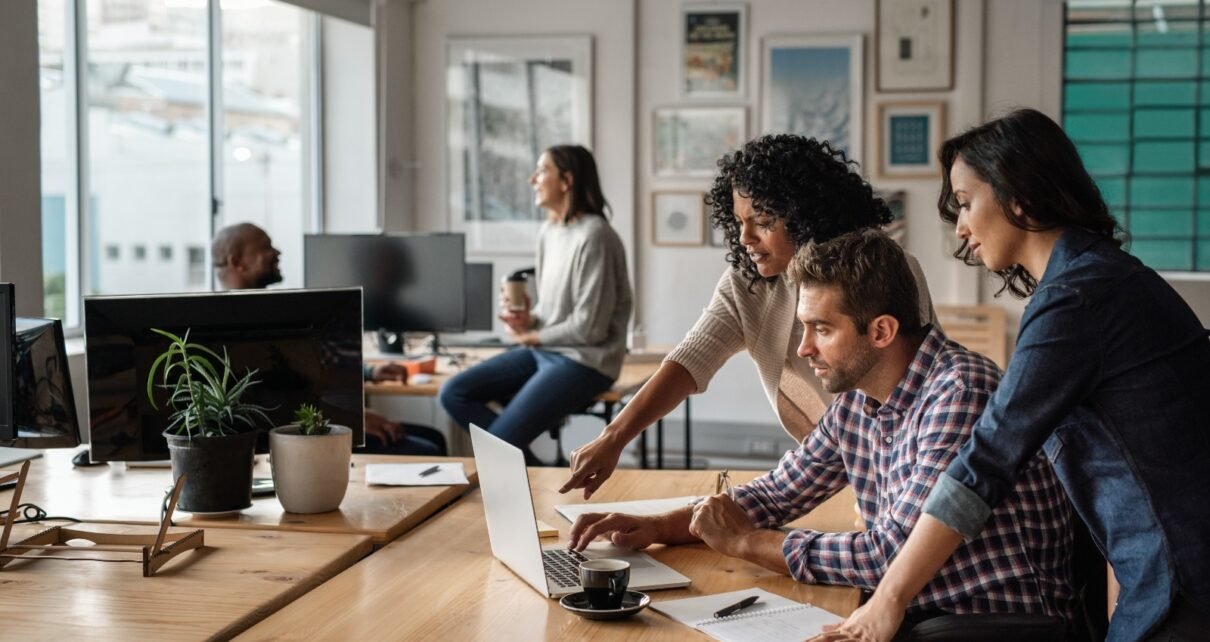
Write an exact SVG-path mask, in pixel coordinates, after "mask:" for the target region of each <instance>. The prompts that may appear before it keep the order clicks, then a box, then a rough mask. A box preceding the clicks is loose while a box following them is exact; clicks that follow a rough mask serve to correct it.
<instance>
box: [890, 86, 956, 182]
mask: <svg viewBox="0 0 1210 642" xmlns="http://www.w3.org/2000/svg"><path fill="white" fill-rule="evenodd" d="M944 134H945V103H944V102H942V101H939V100H936V101H928V102H902V103H883V104H881V105H879V106H878V173H879V174H881V175H882V176H883V177H885V178H933V177H937V176H941V162H940V161H938V160H937V150H938V149H940V148H941V142H942V140H943V137H944Z"/></svg>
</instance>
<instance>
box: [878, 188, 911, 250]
mask: <svg viewBox="0 0 1210 642" xmlns="http://www.w3.org/2000/svg"><path fill="white" fill-rule="evenodd" d="M875 195H876V196H877V197H878V198H881V199H882V200H883V202H884V203H886V206H887V209H889V210H891V222H890V223H887V224H886V226H885V227H883V228H882V231H883V232H886V234H887V236H889V237H891V238H892V239H894V241H895V242H896V243H898V244H899V246H900V247H903V248H906V247H907V192H906V191H904V190H901V189H897V190H889V191H887V190H877V191H876V192H875Z"/></svg>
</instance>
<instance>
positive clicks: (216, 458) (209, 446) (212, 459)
mask: <svg viewBox="0 0 1210 642" xmlns="http://www.w3.org/2000/svg"><path fill="white" fill-rule="evenodd" d="M151 331H152V332H155V333H156V334H159V335H161V336H163V337H165V338H167V339H168V341H169V344H168V348H167V349H166V350H164V352H162V353H161V354H160V355H159V356H158V357H157V358H156V360H155V361H154V362H152V364H151V369H150V371H149V372H148V373H147V399H148V400H149V401H150V402H151V405H152V407H154V408H156V409H159V406H157V405H156V402H155V394H154V393H155V389H156V388H160V389H161V390H166V391H168V406H169V407H171V408H172V409H173V413H172V414H171V415H170V419H171V421H170V422H169V424H168V427H167V428H165V430H164V437H165V438H167V439H168V452H169V457H170V459H171V460H172V477H173V480H174V481H175V480H176V479H177V478H179V477H180V476H181V475H186V478H185V487H184V488H183V489H181V497H180V501H179V502H178V503H177V506H178V507H179V508H180V509H181V510H183V511H186V512H190V513H225V512H231V511H238V510H242V509H244V508H247V507H249V506H251V505H252V461H253V460H252V455H253V451H254V450H255V448H256V428H257V424H258V422H259V423H260V424H261V425H268V424H270V423H271V420H270V419H269V417H268V416H267V415H265V412H264V411H265V410H266V409H265V408H263V407H262V406H258V405H255V404H249V403H244V402H242V401H241V398H242V397H243V395H244V393H246V392H247V391H248V389H249V388H251V387H252V386H254V385H256V384H257V383H258V381H257V380H256V379H254V378H253V377H255V375H256V371H255V370H247V371H246V372H245V373H244V375H243V376H242V377H240V376H236V375H235V374H234V373H233V372H232V368H231V360H230V359H229V358H228V357H227V350H226V348H224V349H223V354H222V355H221V356H220V355H219V354H218V353H216V352H215V351H213V350H211V349H209V348H207V347H206V346H203V345H199V344H196V343H190V342H189V332H188V331H186V332H185V336H183V337H180V336H177V335H175V334H173V333H171V332H166V331H164V330H160V329H158V328H152V329H151ZM157 375H158V376H159V379H158V383H157Z"/></svg>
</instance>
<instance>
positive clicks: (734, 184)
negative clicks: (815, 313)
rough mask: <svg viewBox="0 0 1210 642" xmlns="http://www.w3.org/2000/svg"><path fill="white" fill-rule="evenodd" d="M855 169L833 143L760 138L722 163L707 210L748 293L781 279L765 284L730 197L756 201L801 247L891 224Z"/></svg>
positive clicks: (788, 136)
mask: <svg viewBox="0 0 1210 642" xmlns="http://www.w3.org/2000/svg"><path fill="white" fill-rule="evenodd" d="M856 168H857V163H856V162H854V161H850V160H848V158H846V157H845V153H844V151H843V150H839V149H835V148H833V147H832V145H830V144H829V143H828V142H827V141H820V140H816V139H814V138H805V137H803V136H795V135H792V134H777V135H768V136H761V137H760V138H756V139H753V140H750V141H748V142H747V143H745V144H744V146H743V147H742V148H740V149H739V150H738V151H736V152H734V153H731V154H727V155H726V156H723V157H722V158H720V159H719V161H718V175H717V176H715V177H714V185H713V186H712V187H711V188H710V193H709V194H708V195H707V196H706V204H707V205H709V206H710V207H711V209H712V211H711V214H710V220H711V222H712V224H713V225H714V227H716V228H718V229H720V230H722V231H723V234H724V235H725V236H726V238H727V247H729V248H730V250H729V251H728V253H727V262H728V263H730V264H731V266H732V267H733V268H734V269H736V270H740V271H742V272H743V273H744V274H745V275H747V276H748V278H749V279H750V281H749V288H751V287H752V286H753V285H755V284H756V283H757V282H758V281H761V280H765V281H770V282H771V281H774V280H776V277H770V278H768V279H763V277H761V275H760V272H758V271H757V270H756V264H754V263H753V262H752V259H751V258H749V257H748V252H747V250H745V249H744V246H743V245H742V244H740V225H739V221H737V220H736V218H735V202H734V200H735V199H734V198H733V197H732V192H733V191H735V192H739V193H740V195H741V196H743V197H745V198H750V199H752V208H753V209H754V210H756V211H757V212H761V213H763V214H766V215H769V216H773V217H776V218H780V219H782V220H783V221H784V222H785V226H786V231H787V232H789V233H790V237H791V238H792V239H794V245H795V246H796V247H802V246H803V245H804V244H806V243H807V242H808V241H827V240H830V239H833V238H835V237H837V236H840V235H841V234H845V233H846V232H852V231H855V230H860V229H865V228H868V227H878V226H882V225H886V224H887V223H890V222H891V211H890V210H889V209H887V206H886V203H884V202H883V200H882V199H881V198H878V197H876V196H875V195H874V190H873V189H872V188H871V187H870V184H869V183H867V182H865V181H864V180H862V179H861V176H860V175H858V174H857V171H856Z"/></svg>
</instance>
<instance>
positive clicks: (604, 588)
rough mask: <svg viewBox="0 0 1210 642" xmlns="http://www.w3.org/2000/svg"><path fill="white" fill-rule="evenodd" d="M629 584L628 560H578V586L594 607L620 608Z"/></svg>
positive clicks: (600, 608) (605, 608)
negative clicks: (582, 589)
mask: <svg viewBox="0 0 1210 642" xmlns="http://www.w3.org/2000/svg"><path fill="white" fill-rule="evenodd" d="M629 584H630V562H624V561H622V560H610V559H599V560H588V561H586V562H580V586H582V587H583V588H584V594H585V595H586V596H588V604H589V606H591V607H592V608H594V609H599V610H612V609H618V608H621V607H622V597H623V596H624V595H626V587H627V586H628V585H629Z"/></svg>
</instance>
